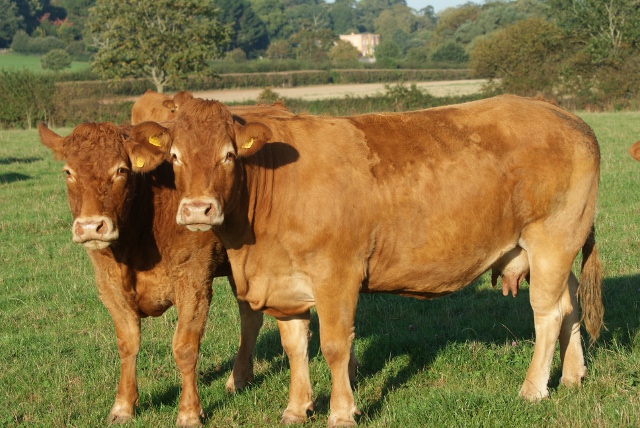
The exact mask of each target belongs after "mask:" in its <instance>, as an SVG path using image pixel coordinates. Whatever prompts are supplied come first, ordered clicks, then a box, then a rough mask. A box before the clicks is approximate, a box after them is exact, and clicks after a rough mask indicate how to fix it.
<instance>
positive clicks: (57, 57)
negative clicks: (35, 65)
mask: <svg viewBox="0 0 640 428" xmlns="http://www.w3.org/2000/svg"><path fill="white" fill-rule="evenodd" d="M72 62H73V60H72V58H71V55H69V54H68V53H67V52H66V51H64V50H62V49H54V50H52V51H49V53H47V54H46V55H45V56H43V57H42V58H41V60H40V63H41V64H42V68H43V69H44V70H53V71H60V70H63V69H65V68H69V67H71V63H72Z"/></svg>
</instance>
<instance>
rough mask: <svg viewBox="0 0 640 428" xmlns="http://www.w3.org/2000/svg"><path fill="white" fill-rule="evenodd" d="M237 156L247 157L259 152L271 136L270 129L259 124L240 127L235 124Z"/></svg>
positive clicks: (254, 123) (253, 123)
mask: <svg viewBox="0 0 640 428" xmlns="http://www.w3.org/2000/svg"><path fill="white" fill-rule="evenodd" d="M235 128H236V145H237V146H238V156H239V157H247V156H251V155H253V154H254V153H255V152H257V151H258V150H260V149H261V148H262V146H264V145H265V144H266V143H267V142H268V141H269V140H270V139H271V136H272V132H271V129H270V128H269V127H268V126H267V125H265V124H264V123H261V122H249V123H247V124H246V125H244V126H242V125H241V124H239V123H238V122H235Z"/></svg>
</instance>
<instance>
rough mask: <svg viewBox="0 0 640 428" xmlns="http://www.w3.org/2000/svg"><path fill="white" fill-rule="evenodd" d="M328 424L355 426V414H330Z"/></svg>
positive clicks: (330, 425)
mask: <svg viewBox="0 0 640 428" xmlns="http://www.w3.org/2000/svg"><path fill="white" fill-rule="evenodd" d="M327 426H328V427H329V428H334V427H354V426H356V420H355V419H353V416H348V417H339V416H329V421H328V423H327Z"/></svg>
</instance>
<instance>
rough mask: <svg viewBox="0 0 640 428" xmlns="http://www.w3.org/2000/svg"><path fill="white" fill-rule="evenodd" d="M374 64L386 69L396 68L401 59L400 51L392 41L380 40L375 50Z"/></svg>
mask: <svg viewBox="0 0 640 428" xmlns="http://www.w3.org/2000/svg"><path fill="white" fill-rule="evenodd" d="M375 56H376V62H377V63H378V64H379V65H380V66H382V67H386V68H396V67H397V66H398V62H399V61H400V58H401V57H402V49H400V46H398V44H397V43H396V42H394V41H393V40H382V41H380V44H379V45H378V46H376V48H375Z"/></svg>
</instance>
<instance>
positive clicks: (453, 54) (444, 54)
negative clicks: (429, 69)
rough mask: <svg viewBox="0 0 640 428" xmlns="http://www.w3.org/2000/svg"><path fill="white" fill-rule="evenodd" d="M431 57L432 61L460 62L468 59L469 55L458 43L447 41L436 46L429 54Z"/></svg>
mask: <svg viewBox="0 0 640 428" xmlns="http://www.w3.org/2000/svg"><path fill="white" fill-rule="evenodd" d="M431 59H432V60H433V61H440V62H453V63H458V64H461V63H463V62H467V61H469V55H468V54H467V52H466V51H465V50H464V48H463V47H462V46H461V45H460V44H458V43H456V42H453V41H449V42H446V43H444V44H442V45H440V46H438V48H437V49H436V50H435V51H434V52H433V54H431Z"/></svg>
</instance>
